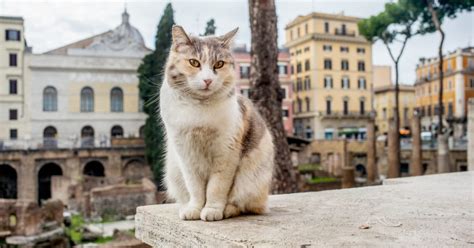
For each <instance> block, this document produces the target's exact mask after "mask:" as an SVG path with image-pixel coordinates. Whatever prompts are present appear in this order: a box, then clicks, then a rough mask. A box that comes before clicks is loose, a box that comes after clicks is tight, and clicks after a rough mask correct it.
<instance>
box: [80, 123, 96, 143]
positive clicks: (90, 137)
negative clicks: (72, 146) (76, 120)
mask: <svg viewBox="0 0 474 248" xmlns="http://www.w3.org/2000/svg"><path fill="white" fill-rule="evenodd" d="M81 144H82V146H83V147H92V146H94V129H93V128H92V127H91V126H85V127H83V128H82V130H81Z"/></svg>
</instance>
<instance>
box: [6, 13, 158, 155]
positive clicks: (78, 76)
mask: <svg viewBox="0 0 474 248" xmlns="http://www.w3.org/2000/svg"><path fill="white" fill-rule="evenodd" d="M150 52H151V50H150V49H149V48H147V47H146V46H145V43H144V41H143V37H142V35H141V34H140V32H139V31H138V30H137V29H136V28H134V27H133V26H132V25H131V24H130V22H129V15H128V13H127V12H126V11H125V12H124V13H123V14H122V23H121V24H120V25H119V26H118V27H116V28H115V29H113V30H110V31H107V32H104V33H102V34H99V35H95V36H93V37H89V38H86V39H83V40H80V41H77V42H74V43H72V44H68V45H65V46H63V47H60V48H57V49H54V50H51V51H48V52H46V53H43V54H32V53H26V54H25V76H24V77H25V79H24V81H25V84H26V85H25V86H26V87H25V92H24V94H25V100H24V101H25V105H26V106H27V108H25V109H28V110H29V113H27V114H26V116H27V122H28V128H27V130H26V133H27V134H25V135H23V136H21V137H22V138H23V139H24V140H25V141H26V142H21V140H19V141H18V142H17V145H18V144H21V145H22V146H23V147H21V148H25V146H26V147H29V148H41V147H55V146H59V147H72V146H108V145H109V144H110V137H112V136H119V137H138V136H139V135H140V134H141V132H142V127H143V125H144V123H145V119H146V114H144V113H143V112H142V111H141V105H142V103H141V101H140V97H139V89H138V81H139V80H138V74H137V69H138V67H139V65H140V63H141V61H142V58H143V57H144V56H145V55H146V54H148V53H150ZM2 138H5V137H4V136H0V139H2ZM19 148H20V147H19Z"/></svg>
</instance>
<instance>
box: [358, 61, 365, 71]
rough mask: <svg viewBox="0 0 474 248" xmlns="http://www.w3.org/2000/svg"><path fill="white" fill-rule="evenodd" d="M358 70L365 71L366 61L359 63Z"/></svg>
mask: <svg viewBox="0 0 474 248" xmlns="http://www.w3.org/2000/svg"><path fill="white" fill-rule="evenodd" d="M357 70H358V71H365V62H364V61H359V62H358V63H357Z"/></svg>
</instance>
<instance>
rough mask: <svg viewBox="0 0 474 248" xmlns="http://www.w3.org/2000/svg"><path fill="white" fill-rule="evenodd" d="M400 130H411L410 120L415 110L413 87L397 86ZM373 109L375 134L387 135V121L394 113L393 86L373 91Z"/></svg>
mask: <svg viewBox="0 0 474 248" xmlns="http://www.w3.org/2000/svg"><path fill="white" fill-rule="evenodd" d="M398 97H399V103H400V105H399V109H398V114H399V117H400V129H406V130H411V120H412V117H413V111H414V110H415V101H416V99H415V88H414V86H413V85H404V84H401V85H399V95H398ZM374 109H375V112H376V117H375V125H376V126H377V134H384V135H387V133H388V120H390V118H393V117H394V113H395V111H394V110H395V86H394V85H388V86H382V87H378V88H375V89H374Z"/></svg>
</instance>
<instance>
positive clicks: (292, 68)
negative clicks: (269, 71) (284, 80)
mask: <svg viewBox="0 0 474 248" xmlns="http://www.w3.org/2000/svg"><path fill="white" fill-rule="evenodd" d="M290 72H291V74H295V66H294V65H291V71H290Z"/></svg>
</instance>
